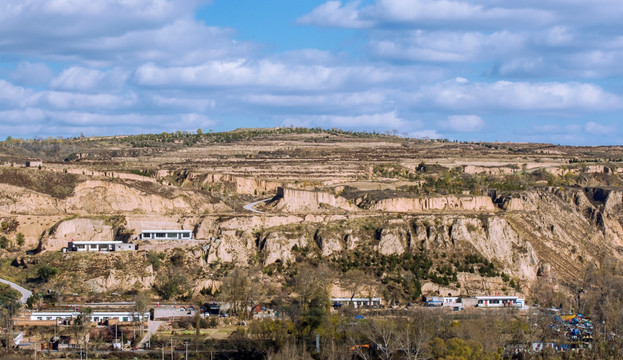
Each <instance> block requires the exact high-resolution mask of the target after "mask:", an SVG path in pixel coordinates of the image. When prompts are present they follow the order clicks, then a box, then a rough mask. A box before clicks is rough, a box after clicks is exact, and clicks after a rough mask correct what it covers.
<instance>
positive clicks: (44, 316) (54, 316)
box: [30, 311, 149, 322]
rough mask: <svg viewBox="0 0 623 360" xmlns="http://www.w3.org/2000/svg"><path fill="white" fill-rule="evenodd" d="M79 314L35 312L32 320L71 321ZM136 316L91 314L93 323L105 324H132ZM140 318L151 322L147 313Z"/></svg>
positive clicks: (104, 313) (99, 312)
mask: <svg viewBox="0 0 623 360" xmlns="http://www.w3.org/2000/svg"><path fill="white" fill-rule="evenodd" d="M79 314H80V313H79V312H78V311H33V312H32V313H31V314H30V320H34V321H42V320H57V321H62V320H71V319H73V318H76V317H77V316H78V315H79ZM136 315H137V314H136V313H133V312H128V311H94V312H93V313H92V314H91V321H93V322H103V321H106V320H111V319H117V320H119V321H120V322H131V321H134V316H136ZM138 317H139V319H138V320H143V321H146V320H149V313H148V312H146V313H145V314H143V316H142V317H141V316H140V314H139V316H138Z"/></svg>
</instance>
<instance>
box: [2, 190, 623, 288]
mask: <svg viewBox="0 0 623 360" xmlns="http://www.w3.org/2000/svg"><path fill="white" fill-rule="evenodd" d="M150 186H156V187H157V189H156V190H157V191H153V189H152V190H150V188H144V187H141V186H139V185H137V184H133V183H125V182H123V181H105V180H90V181H84V182H81V183H79V184H78V185H77V186H76V188H75V190H74V192H73V194H72V195H71V196H69V197H67V198H64V199H59V198H55V197H52V196H50V195H46V194H41V193H38V192H35V191H32V190H29V189H25V188H21V187H17V186H12V185H6V184H3V185H0V195H1V196H0V213H2V214H22V215H18V217H19V219H20V221H27V220H26V218H25V215H23V214H31V215H32V216H34V215H39V216H44V215H46V214H48V215H54V216H56V218H55V219H56V220H54V222H57V221H58V219H60V218H62V217H63V216H66V215H67V214H85V215H86V214H88V215H89V216H93V215H98V217H92V218H84V217H83V218H73V219H68V220H65V221H61V222H59V223H58V224H56V225H54V226H52V225H53V224H54V222H52V223H50V225H49V227H48V228H47V230H46V233H45V235H44V236H43V239H42V241H41V244H42V248H43V249H46V250H53V251H56V250H58V249H60V248H61V247H63V246H66V245H67V242H68V241H71V239H75V240H90V239H98V240H110V239H113V238H114V237H115V231H116V227H118V226H122V227H123V228H124V230H125V231H127V232H128V233H131V234H132V235H133V236H135V235H137V234H138V233H139V232H140V230H142V229H146V228H174V229H180V228H183V229H192V230H193V231H194V236H195V238H196V239H199V240H206V242H205V243H202V244H199V245H189V246H191V247H192V246H195V247H196V249H192V251H190V252H189V254H190V255H189V256H191V257H192V258H194V259H195V260H196V262H197V265H196V266H198V267H205V266H207V265H208V264H210V263H212V262H215V261H217V260H218V261H220V262H222V263H233V264H235V265H238V266H247V265H248V264H261V265H263V266H269V265H271V264H275V263H282V264H286V263H288V262H294V261H297V259H300V258H301V256H304V257H310V258H312V257H314V256H321V257H325V258H329V259H330V258H333V257H340V256H346V255H348V254H350V253H352V252H355V251H359V252H364V253H365V252H373V253H375V254H380V255H401V254H405V253H426V254H429V255H430V256H431V257H433V256H435V254H438V255H439V256H441V255H440V254H478V255H479V256H481V257H483V258H486V259H487V260H488V261H491V262H493V263H495V265H496V268H497V269H499V270H500V271H503V272H505V273H506V274H507V275H509V276H511V277H514V278H517V279H519V280H520V281H521V282H522V285H523V284H525V285H529V284H530V283H531V282H533V281H535V280H536V279H537V278H538V276H545V275H547V276H549V277H551V278H553V279H555V280H556V281H559V282H561V283H573V282H574V281H577V278H578V274H581V273H582V271H583V269H584V268H585V267H586V266H587V265H588V264H591V263H597V262H598V261H599V259H600V258H601V257H602V256H610V257H616V258H619V257H622V256H621V254H622V253H623V192H622V191H620V190H612V189H603V188H587V189H580V188H571V189H564V190H563V189H560V188H549V189H546V188H544V189H539V190H534V191H524V192H517V193H513V194H508V195H500V196H493V197H492V198H491V197H484V196H437V197H430V198H415V199H407V198H397V199H386V200H381V201H379V202H377V203H376V204H375V205H374V206H373V208H371V209H360V208H358V207H356V206H354V205H352V204H351V203H350V202H349V201H348V200H346V199H345V198H342V197H340V196H336V195H334V194H329V193H322V192H315V191H305V190H292V189H281V190H280V191H279V196H278V197H277V199H275V201H274V202H273V204H272V205H273V207H274V209H278V210H281V211H283V212H294V213H296V214H279V213H273V214H258V215H249V214H243V215H239V216H222V215H221V216H216V215H210V214H209V213H210V212H211V211H213V210H215V209H218V208H219V207H221V208H222V207H224V205H222V204H220V203H218V202H215V201H214V199H212V198H210V197H209V196H207V195H203V193H201V192H195V191H191V190H188V191H186V190H180V189H176V188H171V187H160V185H159V184H157V183H151V185H150ZM299 213H300V214H299ZM110 215H116V216H118V217H120V223H119V224H117V225H115V226H113V225H110V222H109V221H108V222H107V221H106V220H102V216H104V217H106V216H110ZM12 216H13V215H12ZM50 218H52V216H50ZM20 226H26V223H24V224H23V225H20ZM210 239H214V240H210ZM203 246H205V248H202V247H203ZM297 249H298V250H297ZM300 249H305V252H304V254H303V252H301V250H300ZM474 276H476V277H477V276H478V274H476V275H474V274H467V273H460V274H459V276H458V281H459V283H461V290H460V291H466V292H470V291H474V292H477V291H479V289H481V288H482V283H483V281H482V279H481V281H478V280H477V279H475V278H474ZM117 278H118V276H117V275H115V274H113V275H109V276H108V277H103V278H99V279H97V280H94V282H93V284H92V285H93V286H94V287H98V288H107V287H110V286H113V285H115V286H118V281H117V280H115V279H117ZM141 279H142V280H140V281H139V283H141V284H142V283H145V284H149V283H150V281H153V279H152V280H150V279H151V278H150V275H144V276H142V277H141ZM496 281H498V280H495V279H493V278H491V279H487V280H486V281H485V282H488V283H490V284H497V283H496ZM491 286H494V285H491ZM495 286H497V285H495ZM524 288H527V286H526V287H524Z"/></svg>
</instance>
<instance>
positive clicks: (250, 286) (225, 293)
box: [221, 268, 260, 319]
mask: <svg viewBox="0 0 623 360" xmlns="http://www.w3.org/2000/svg"><path fill="white" fill-rule="evenodd" d="M258 284H259V282H258V281H256V280H255V279H252V278H251V274H250V273H249V271H248V270H245V269H240V268H235V269H234V270H232V271H231V272H230V273H229V274H228V275H227V277H225V279H223V284H222V285H221V297H222V298H223V300H224V301H226V302H228V303H229V305H230V308H231V310H232V312H233V313H234V314H236V315H237V316H238V317H240V318H241V319H248V318H249V317H250V314H251V312H250V307H251V306H252V305H253V304H254V303H255V302H256V301H257V298H258V297H259V292H260V291H259V290H260V288H259V285H258Z"/></svg>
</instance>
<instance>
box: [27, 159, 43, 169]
mask: <svg viewBox="0 0 623 360" xmlns="http://www.w3.org/2000/svg"><path fill="white" fill-rule="evenodd" d="M39 166H43V161H41V160H28V161H26V167H28V168H34V167H39Z"/></svg>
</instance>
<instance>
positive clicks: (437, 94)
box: [413, 81, 623, 111]
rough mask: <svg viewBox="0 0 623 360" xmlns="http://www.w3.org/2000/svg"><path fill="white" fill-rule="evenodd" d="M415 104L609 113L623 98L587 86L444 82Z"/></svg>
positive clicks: (424, 90)
mask: <svg viewBox="0 0 623 360" xmlns="http://www.w3.org/2000/svg"><path fill="white" fill-rule="evenodd" d="M413 100H414V101H415V103H416V104H425V105H427V106H428V105H429V104H430V103H434V104H436V105H437V106H439V107H441V108H446V109H456V110H459V109H461V110H462V109H487V110H494V109H513V110H525V111H539V110H565V111H571V110H585V111H608V110H616V109H620V108H622V107H623V98H621V97H620V96H618V95H615V94H612V93H609V92H606V91H604V90H603V89H602V88H601V87H599V86H597V85H594V84H587V83H577V82H570V83H559V82H535V83H530V82H511V81H497V82H493V83H482V82H476V83H473V82H457V81H447V82H443V83H439V84H436V85H433V86H425V87H423V88H422V89H421V90H420V91H419V92H418V93H416V94H415V96H414V98H413Z"/></svg>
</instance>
